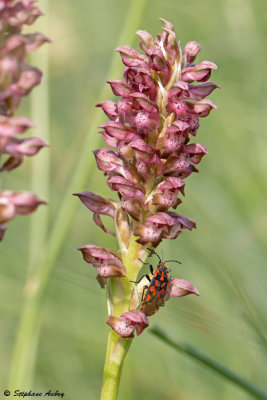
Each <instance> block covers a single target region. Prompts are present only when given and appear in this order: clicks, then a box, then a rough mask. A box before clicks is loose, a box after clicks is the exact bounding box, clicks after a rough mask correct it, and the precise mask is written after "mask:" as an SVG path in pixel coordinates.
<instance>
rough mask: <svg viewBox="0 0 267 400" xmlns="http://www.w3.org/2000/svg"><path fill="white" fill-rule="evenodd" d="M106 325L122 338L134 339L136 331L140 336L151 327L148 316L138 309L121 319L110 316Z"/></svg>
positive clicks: (124, 314) (122, 315)
mask: <svg viewBox="0 0 267 400" xmlns="http://www.w3.org/2000/svg"><path fill="white" fill-rule="evenodd" d="M106 323H107V324H108V325H109V326H110V327H111V328H112V329H113V330H114V332H116V333H118V334H119V335H120V336H122V337H133V336H134V330H136V334H137V336H139V335H141V333H142V332H143V330H144V329H145V328H147V327H148V325H149V323H148V319H147V316H146V315H145V314H144V313H143V312H142V311H139V310H136V309H134V310H130V311H128V312H125V313H123V314H121V316H120V317H116V316H114V315H110V316H109V318H108V320H107V321H106Z"/></svg>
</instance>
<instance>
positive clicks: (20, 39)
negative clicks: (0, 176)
mask: <svg viewBox="0 0 267 400" xmlns="http://www.w3.org/2000/svg"><path fill="white" fill-rule="evenodd" d="M34 3H35V0H19V1H11V0H0V21H1V22H0V33H1V42H0V155H1V158H2V157H4V160H2V159H1V165H0V171H1V172H2V171H11V170H13V169H14V168H17V167H18V166H19V165H21V163H22V162H23V157H24V156H34V155H36V154H37V153H38V152H39V150H40V149H42V148H43V147H45V146H48V143H46V142H45V141H43V140H42V139H40V138H38V137H29V138H25V139H20V138H18V137H17V136H16V135H20V134H22V133H24V132H25V131H26V130H27V129H29V128H32V127H33V123H32V122H31V121H29V120H28V119H27V118H24V117H15V116H14V114H15V113H16V111H17V109H18V107H19V105H20V102H21V99H22V97H23V96H27V95H28V94H29V93H30V92H31V90H32V89H33V88H34V87H35V86H36V85H38V84H39V83H40V82H41V79H42V72H41V71H40V70H39V69H37V68H35V67H33V66H30V65H28V64H26V58H27V54H28V52H30V51H33V50H35V49H37V48H38V47H40V46H41V45H42V44H43V43H45V42H49V41H50V40H49V39H48V38H47V37H46V36H45V35H43V34H42V33H32V34H23V33H22V29H23V26H24V25H32V24H33V23H34V22H35V20H36V19H37V18H38V17H39V16H40V15H42V13H41V11H40V10H39V8H38V7H36V6H35V5H34ZM39 204H45V201H43V200H41V199H40V198H38V197H37V196H36V195H35V194H33V193H30V192H26V191H21V192H11V191H9V190H0V224H1V225H0V240H2V239H3V236H4V232H5V230H6V227H5V225H2V224H3V223H6V222H7V221H9V220H11V219H12V218H14V217H15V215H16V214H21V215H25V214H28V213H30V212H32V211H34V210H35V209H36V208H37V207H38V205H39Z"/></svg>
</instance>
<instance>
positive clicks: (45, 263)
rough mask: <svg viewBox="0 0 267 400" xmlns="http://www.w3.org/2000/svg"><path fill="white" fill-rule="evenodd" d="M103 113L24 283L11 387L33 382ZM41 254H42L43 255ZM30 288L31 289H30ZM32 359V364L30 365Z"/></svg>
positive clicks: (116, 65)
mask: <svg viewBox="0 0 267 400" xmlns="http://www.w3.org/2000/svg"><path fill="white" fill-rule="evenodd" d="M145 4H146V0H133V1H132V2H130V5H129V10H128V13H127V17H126V19H125V23H124V26H123V30H122V33H121V35H120V37H119V43H118V45H122V44H125V43H131V42H132V40H133V37H134V36H133V32H134V31H135V30H136V28H137V27H138V25H139V22H140V19H141V17H142V14H143V11H144V7H145ZM119 69H120V57H119V56H118V54H117V53H116V54H115V55H114V56H113V60H112V62H111V65H110V69H109V71H108V74H107V77H108V80H110V79H113V78H115V77H116V74H117V73H118V70H119ZM108 95H109V88H108V85H107V84H106V83H105V85H104V88H103V90H102V92H101V95H100V100H103V99H105V98H106V97H107V96H108ZM100 115H101V113H100V112H99V110H98V109H97V110H96V109H94V111H93V112H92V113H90V115H89V116H88V120H87V121H86V124H85V125H86V126H89V124H90V128H89V131H88V134H87V139H86V141H85V143H84V142H83V144H82V152H81V156H80V157H79V160H78V163H77V167H76V169H75V171H74V174H73V176H72V179H71V181H70V184H69V186H68V187H67V188H66V193H65V194H64V195H63V196H62V199H63V200H62V203H61V204H60V206H59V211H58V214H57V218H56V220H55V222H54V225H53V228H52V230H51V232H50V233H49V241H48V243H47V247H46V250H44V249H42V254H43V255H44V256H43V258H42V259H39V260H38V265H39V268H38V270H37V271H32V270H31V271H30V273H31V276H30V277H29V279H28V281H27V282H26V285H25V288H26V290H25V293H26V298H25V302H24V305H23V310H22V315H21V321H20V325H19V327H18V331H17V338H16V343H15V348H14V355H13V360H12V364H11V375H10V387H11V388H12V387H20V386H23V387H25V382H29V383H30V382H31V371H33V369H34V364H35V359H36V351H37V343H38V337H39V329H37V328H38V327H39V326H40V323H41V322H40V321H41V308H42V305H43V301H44V298H45V294H46V292H47V289H48V286H49V284H50V281H51V277H52V274H53V272H54V268H55V262H56V260H57V258H58V256H59V254H60V251H61V249H62V247H63V245H64V241H65V238H66V236H67V234H68V232H69V230H70V227H71V225H72V222H73V219H74V217H75V211H76V209H77V207H78V206H79V203H78V201H77V199H74V198H73V197H72V196H71V193H73V192H77V191H79V190H84V187H85V186H88V181H89V179H90V177H91V176H92V170H93V168H94V165H95V164H94V163H95V161H94V160H93V157H90V155H89V153H88V152H89V149H90V148H92V147H93V148H94V147H97V146H98V143H99V140H100V135H96V133H95V132H96V131H97V126H98V125H99V124H100V123H101V117H100ZM40 257H41V256H40ZM28 288H30V290H28ZM28 363H30V364H31V365H29V364H28Z"/></svg>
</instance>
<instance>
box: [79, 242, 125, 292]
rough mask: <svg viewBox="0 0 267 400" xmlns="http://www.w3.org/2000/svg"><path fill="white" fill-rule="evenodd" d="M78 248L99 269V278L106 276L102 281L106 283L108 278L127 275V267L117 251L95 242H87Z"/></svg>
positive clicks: (88, 261) (87, 260) (85, 258)
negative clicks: (97, 244)
mask: <svg viewBox="0 0 267 400" xmlns="http://www.w3.org/2000/svg"><path fill="white" fill-rule="evenodd" d="M78 250H80V251H81V252H82V255H83V258H84V260H85V261H86V262H87V263H89V264H92V265H93V267H95V268H96V269H97V272H98V277H97V279H99V277H102V278H105V279H104V280H103V279H102V281H101V282H102V283H104V284H105V283H106V278H110V277H123V276H126V269H125V267H124V265H123V263H122V259H121V256H120V254H119V253H118V252H117V251H114V250H112V249H105V248H104V247H101V246H96V245H93V244H86V245H85V246H83V247H80V248H79V249H78ZM101 286H103V285H101Z"/></svg>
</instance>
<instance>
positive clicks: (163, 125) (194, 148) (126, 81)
mask: <svg viewBox="0 0 267 400" xmlns="http://www.w3.org/2000/svg"><path fill="white" fill-rule="evenodd" d="M161 21H162V23H163V32H162V33H161V34H159V35H157V37H156V38H155V39H154V38H153V37H152V35H151V34H150V33H148V32H146V31H143V30H139V31H137V34H138V36H139V38H140V42H139V45H140V48H141V50H142V51H143V54H141V53H140V52H138V51H136V50H135V49H133V48H131V47H130V46H120V47H118V48H117V49H116V51H117V52H118V53H119V54H120V56H121V59H122V62H123V63H124V65H125V70H124V74H123V79H113V80H110V81H108V84H109V85H110V87H111V90H112V92H113V94H114V95H115V96H117V97H118V99H117V101H111V100H105V101H102V102H100V103H98V104H97V105H96V107H99V108H101V109H102V110H103V112H104V113H105V114H106V116H107V117H108V118H109V121H107V122H105V123H104V124H102V125H100V127H99V128H100V131H99V133H100V134H101V135H103V139H104V141H105V142H106V144H107V145H108V146H109V147H110V148H108V147H107V148H100V149H98V150H95V151H94V155H95V158H96V163H97V167H98V168H99V169H100V170H101V171H103V173H104V175H105V177H106V179H107V180H106V182H107V185H108V186H109V187H110V189H111V190H112V191H113V192H115V193H116V194H117V196H118V200H117V201H114V200H111V199H104V198H102V197H100V196H99V195H96V194H94V193H92V192H82V193H76V194H75V195H76V196H78V197H79V198H80V200H81V201H82V202H83V203H84V204H85V205H86V207H87V208H88V209H89V210H90V211H92V212H93V213H94V221H95V223H96V224H97V225H99V226H100V227H101V228H102V229H103V230H104V231H105V232H109V233H110V231H108V230H107V229H106V228H105V227H104V225H103V223H102V221H101V219H100V215H108V216H110V217H112V218H113V220H114V223H115V228H116V229H115V231H116V236H117V238H118V243H119V246H120V252H121V255H122V259H123V256H124V257H125V259H124V260H126V262H124V264H125V265H124V268H125V271H124V272H125V273H126V279H127V276H128V273H129V271H128V269H131V275H130V276H131V278H130V279H131V280H132V276H133V275H134V274H133V273H132V268H133V266H132V265H136V276H137V274H138V272H139V269H140V268H141V267H140V264H138V263H139V261H138V260H139V259H140V255H141V254H142V257H144V258H146V257H147V255H148V253H147V248H153V249H155V248H156V247H157V246H158V245H159V243H160V242H161V241H162V240H163V239H164V240H166V239H176V238H177V237H178V236H179V235H180V234H181V233H182V231H184V230H185V229H186V230H190V231H191V230H192V229H193V228H195V227H196V223H195V222H194V221H193V220H192V219H191V218H189V217H186V216H183V215H181V214H180V213H176V212H174V211H172V209H176V208H178V207H179V205H180V204H181V202H182V200H181V197H182V196H185V185H186V182H185V179H186V178H187V177H189V176H190V175H191V174H192V173H193V172H198V169H197V168H196V166H195V165H197V164H199V163H200V162H201V160H202V158H203V157H204V156H205V155H206V154H207V149H206V147H205V146H204V145H203V144H201V143H198V142H191V140H192V137H193V138H194V136H196V134H197V131H198V128H199V123H200V120H201V118H204V117H207V116H208V115H209V113H210V112H211V111H212V110H214V109H217V106H216V105H215V104H214V103H213V102H212V101H211V100H210V99H208V98H207V97H208V96H209V95H210V94H212V93H213V91H214V90H215V89H217V88H220V86H218V85H217V84H215V83H214V82H212V81H209V79H210V76H211V73H212V71H214V70H216V69H217V66H216V65H215V64H214V63H213V62H211V61H207V60H204V61H201V62H200V63H196V61H195V60H196V57H197V55H198V53H199V52H200V49H201V46H200V44H199V43H198V42H196V41H190V42H188V43H187V44H186V45H185V47H184V51H183V52H182V50H181V48H180V44H179V42H178V41H177V40H176V35H175V32H174V27H173V25H172V24H171V23H170V22H168V21H166V20H164V19H161ZM131 241H134V242H135V243H134V246H136V249H137V250H136V254H135V257H134V258H132V259H131V260H132V261H131V263H132V265H131V266H128V265H127V257H128V255H127V254H128V251H132V250H129V243H130V242H131ZM87 246H95V245H87ZM89 248H90V249H91V247H89ZM89 248H87V249H84V248H81V249H83V256H84V257H85V255H86V254H87V253H86V252H88V251H89V250H88V249H89ZM131 249H132V248H131ZM90 251H91V250H90ZM107 251H108V252H109V251H110V250H107ZM86 257H87V255H86ZM86 257H85V259H86ZM90 257H91V256H90ZM86 261H87V260H86ZM90 262H91V263H92V264H93V265H95V266H96V267H97V265H96V264H94V262H92V258H90ZM138 268H139V269H138ZM118 278H120V277H118ZM118 278H117V277H114V275H110V279H111V280H113V279H118ZM105 279H109V277H108V276H105ZM111 282H113V281H111ZM122 282H126V280H125V278H123V279H122ZM140 284H141V282H140ZM142 288H144V290H146V288H145V287H144V283H142ZM190 293H191V294H196V295H199V293H198V291H197V289H196V288H195V287H194V286H193V285H192V284H191V283H190V282H187V281H184V280H183V279H175V278H171V277H170V281H169V283H168V290H167V293H166V299H167V298H169V297H170V296H174V297H180V296H185V295H187V294H190ZM152 311H153V310H152ZM150 315H151V314H150ZM134 318H137V321H138V322H135V320H134ZM142 318H143V319H142ZM107 323H108V324H109V325H110V326H111V327H112V329H113V330H115V332H117V333H119V334H120V335H121V336H123V337H131V336H132V335H133V331H134V329H136V330H137V334H139V333H141V331H142V329H143V328H134V326H135V324H137V325H138V326H139V323H140V326H141V327H144V325H145V323H146V321H145V320H144V317H143V316H142V313H141V314H140V311H139V310H134V309H132V310H130V311H128V312H127V313H124V314H122V315H121V316H119V315H116V316H115V315H112V316H110V317H109V319H108V321H107Z"/></svg>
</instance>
